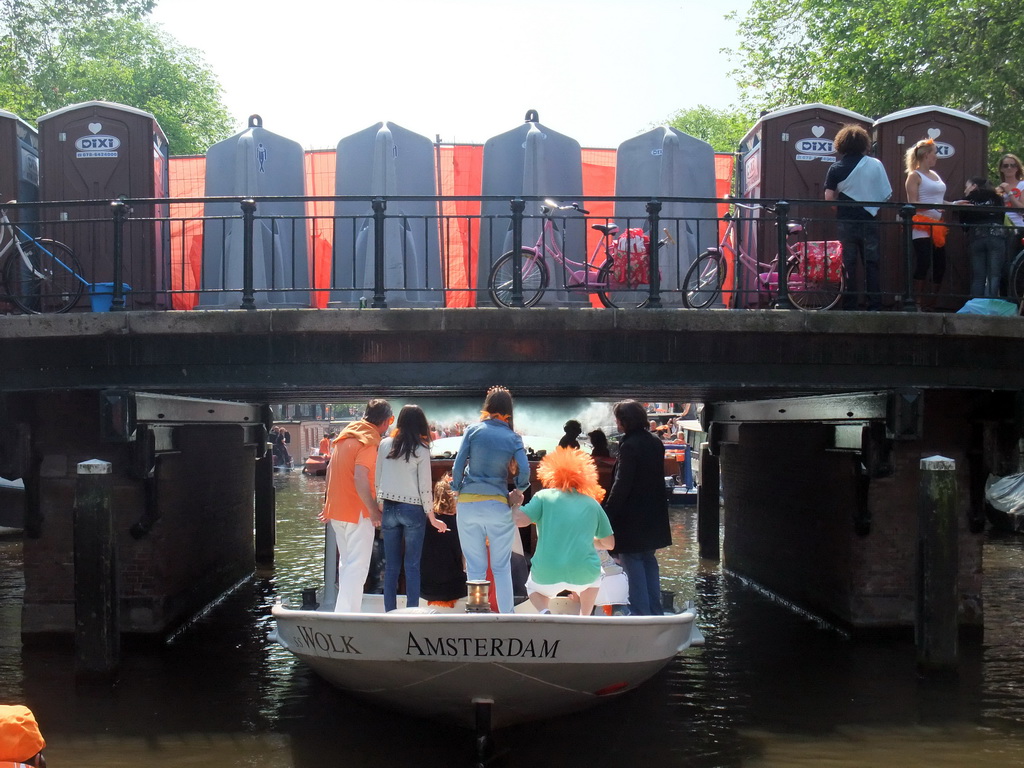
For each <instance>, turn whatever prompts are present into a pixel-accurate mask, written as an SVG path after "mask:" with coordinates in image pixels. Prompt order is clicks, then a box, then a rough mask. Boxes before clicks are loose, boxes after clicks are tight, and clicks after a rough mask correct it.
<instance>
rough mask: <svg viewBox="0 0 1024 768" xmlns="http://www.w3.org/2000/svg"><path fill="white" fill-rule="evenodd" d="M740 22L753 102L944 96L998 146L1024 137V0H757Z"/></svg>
mask: <svg viewBox="0 0 1024 768" xmlns="http://www.w3.org/2000/svg"><path fill="white" fill-rule="evenodd" d="M739 30H740V44H739V46H738V50H737V53H736V54H735V56H736V58H737V59H738V61H739V62H741V66H740V68H739V69H738V70H737V72H736V73H735V74H736V75H737V77H738V80H739V82H740V86H741V88H742V89H743V92H744V103H745V104H747V105H749V106H752V107H755V108H763V109H777V108H780V107H786V106H793V105H796V104H801V103H807V102H815V101H820V102H823V103H826V104H832V105H835V106H838V107H845V108H846V109H851V110H853V111H855V112H860V113H861V114H864V115H867V116H869V117H874V116H880V115H883V114H888V113H890V112H894V111H896V110H899V109H905V108H907V107H914V106H922V105H927V104H935V105H938V106H944V107H949V108H952V109H959V110H963V111H965V112H970V113H972V114H974V115H977V116H979V117H983V118H985V119H987V120H988V121H989V122H991V123H992V129H991V132H990V135H989V146H990V148H991V149H992V151H993V153H997V152H1001V151H1004V150H1005V151H1017V150H1019V149H1020V146H1021V141H1022V140H1024V110H1022V109H1021V96H1022V89H1024V45H1022V41H1024V13H1022V12H1021V4H1020V0H847V1H846V2H842V3H838V2H834V1H833V0H754V2H753V3H752V4H751V6H750V8H749V10H748V11H747V13H746V15H745V16H744V17H743V18H742V20H741V23H740V24H739Z"/></svg>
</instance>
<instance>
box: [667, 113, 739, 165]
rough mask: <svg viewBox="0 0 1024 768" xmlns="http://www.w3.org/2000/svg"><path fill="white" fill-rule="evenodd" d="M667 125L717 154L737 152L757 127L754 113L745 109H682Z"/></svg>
mask: <svg viewBox="0 0 1024 768" xmlns="http://www.w3.org/2000/svg"><path fill="white" fill-rule="evenodd" d="M666 122H667V123H668V124H669V125H670V126H671V127H673V128H676V129H677V130H680V131H682V132H683V133H686V134H689V135H690V136H694V137H695V138H698V139H703V140H704V141H706V142H707V143H708V144H710V145H711V146H712V148H713V149H714V150H715V152H730V153H732V152H735V151H736V148H737V147H738V146H739V144H740V140H741V139H742V138H743V137H744V135H746V133H747V131H748V130H750V127H751V126H752V125H753V124H754V122H755V118H754V116H753V113H752V112H750V111H748V110H745V109H736V108H733V109H714V108H712V107H708V106H705V105H703V104H698V105H697V106H696V107H692V108H690V109H681V110H679V111H678V112H676V113H675V114H674V115H672V116H671V117H669V118H668V119H667V120H666Z"/></svg>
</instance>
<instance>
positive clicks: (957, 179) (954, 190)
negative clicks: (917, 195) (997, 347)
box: [872, 105, 989, 309]
mask: <svg viewBox="0 0 1024 768" xmlns="http://www.w3.org/2000/svg"><path fill="white" fill-rule="evenodd" d="M988 129H989V123H988V121H987V120H983V119H982V118H980V117H977V116H975V115H972V114H970V113H968V112H961V111H960V110H957V109H949V108H947V107H937V106H934V105H931V106H923V107H911V108H909V109H902V110H899V111H898V112H893V113H892V114H889V115H885V116H884V117H880V118H878V120H876V121H875V124H874V126H873V128H872V138H873V140H874V143H875V147H876V149H875V155H876V156H877V157H878V159H879V160H881V161H882V164H883V165H884V166H885V169H886V170H887V171H888V173H889V181H890V183H891V184H892V199H893V201H894V202H901V203H902V202H906V201H907V187H906V172H905V171H904V156H905V154H906V151H907V149H908V148H909V147H911V146H913V145H914V144H916V143H917V142H918V141H919V140H921V139H929V138H930V139H933V140H934V141H935V146H936V149H937V150H938V154H939V162H938V164H937V165H936V166H935V172H936V173H938V174H939V176H940V178H941V179H942V180H943V181H944V182H945V183H946V199H947V200H959V199H961V198H962V197H963V191H964V184H965V183H966V181H967V179H969V178H970V177H971V176H989V174H988V172H987V171H986V169H987V166H988ZM883 216H884V217H885V220H886V221H889V222H896V221H898V217H897V216H896V214H895V212H894V211H891V210H889V211H883ZM945 218H946V220H947V223H948V224H951V226H950V227H949V230H948V232H947V234H948V239H947V243H946V275H945V277H944V278H943V281H942V285H941V286H940V288H939V291H940V293H942V294H948V295H949V296H950V298H945V299H942V300H940V302H939V306H940V307H941V308H944V309H951V308H959V307H961V306H962V305H963V303H964V301H965V300H966V299H965V296H966V294H967V292H968V288H969V286H970V268H969V259H967V258H966V257H964V258H961V255H965V254H966V253H967V243H966V237H965V236H964V232H963V228H962V227H960V226H958V225H957V224H958V221H957V219H956V217H955V216H951V215H950V214H949V212H947V213H946V216H945ZM902 253H903V240H902V233H901V227H899V226H895V225H893V224H890V225H888V226H885V227H884V228H883V230H882V290H883V291H884V292H885V293H886V294H897V295H899V294H902V292H903V291H904V290H905V288H906V264H905V263H904V261H905V260H904V259H902V258H893V257H894V256H897V255H900V254H902Z"/></svg>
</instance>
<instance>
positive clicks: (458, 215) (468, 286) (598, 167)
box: [169, 144, 733, 309]
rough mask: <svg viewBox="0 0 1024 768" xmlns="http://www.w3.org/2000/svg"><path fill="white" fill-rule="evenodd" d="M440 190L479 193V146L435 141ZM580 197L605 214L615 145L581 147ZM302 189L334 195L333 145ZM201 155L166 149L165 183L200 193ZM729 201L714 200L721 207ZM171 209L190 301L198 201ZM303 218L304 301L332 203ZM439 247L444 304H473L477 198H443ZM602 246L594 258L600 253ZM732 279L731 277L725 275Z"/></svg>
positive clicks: (725, 165) (177, 264)
mask: <svg viewBox="0 0 1024 768" xmlns="http://www.w3.org/2000/svg"><path fill="white" fill-rule="evenodd" d="M438 162H439V164H440V169H439V170H440V174H439V175H440V181H441V189H440V190H438V192H439V194H440V195H441V196H442V197H479V196H480V194H481V189H482V178H483V146H481V145H468V144H460V145H447V146H442V147H440V148H439V153H438ZM582 162H583V197H584V199H587V200H591V202H588V203H587V206H588V210H589V211H590V214H591V216H592V217H598V218H606V219H608V220H611V219H612V218H613V213H614V203H612V202H611V201H606V200H593V198H601V197H612V196H613V195H614V194H615V150H614V149H584V150H583V151H582ZM305 166H306V168H305V170H306V191H307V193H308V194H309V195H310V196H313V197H317V196H323V197H330V196H332V195H334V175H335V153H334V150H315V151H310V152H306V156H305ZM205 170H206V159H205V158H203V157H172V158H171V160H170V169H169V190H170V196H171V197H172V198H189V197H202V196H203V194H204V191H205ZM732 174H733V156H732V155H716V156H715V177H716V193H717V195H718V196H719V197H723V196H725V195H727V194H728V193H729V190H730V187H731V184H732ZM727 209H728V205H727V204H724V203H723V204H721V205H719V214H722V213H724V212H725V211H726V210H727ZM170 210H171V214H170V215H171V217H172V222H171V267H172V274H171V288H172V290H173V291H174V296H173V302H172V305H173V307H174V308H175V309H191V308H193V307H195V306H196V304H197V303H198V298H199V297H198V294H197V293H196V290H197V289H198V288H199V285H200V276H201V266H202V252H203V248H202V237H203V223H202V220H201V218H200V217H201V216H202V214H203V206H202V203H172V204H171V206H170ZM306 213H307V215H308V216H309V217H310V218H309V226H308V228H307V237H308V238H309V253H310V262H311V264H310V281H311V284H312V287H313V291H312V297H311V302H310V305H311V306H314V307H326V306H327V302H328V299H329V297H330V290H329V289H330V286H331V283H332V275H331V266H332V264H333V233H334V229H333V221H332V217H333V215H334V203H333V202H331V201H312V202H309V203H307V204H306ZM440 216H441V218H440V227H439V229H440V235H441V242H442V247H441V252H442V253H443V254H446V255H447V259H446V261H445V263H444V265H443V269H444V270H445V274H444V275H443V280H444V284H445V286H447V287H448V288H450V289H451V290H449V291H448V292H447V294H446V297H445V305H446V306H449V307H468V306H473V304H474V302H475V296H476V293H475V291H474V290H472V289H475V288H476V286H475V285H474V276H475V275H476V274H477V258H478V253H477V240H478V236H479V231H480V201H479V200H475V201H461V200H444V201H442V202H441V210H440ZM599 239H600V234H599V233H598V232H596V231H595V230H588V231H587V252H588V254H589V253H591V252H593V250H594V248H595V247H596V246H597V244H598V241H599ZM601 256H602V255H601V254H599V255H598V260H601ZM730 279H731V278H730ZM593 300H594V301H596V297H594V298H593Z"/></svg>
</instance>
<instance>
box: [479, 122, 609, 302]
mask: <svg viewBox="0 0 1024 768" xmlns="http://www.w3.org/2000/svg"><path fill="white" fill-rule="evenodd" d="M481 188H482V194H483V195H484V196H485V197H486V196H488V195H492V196H500V197H502V198H504V199H503V200H499V201H495V200H484V202H483V203H482V205H481V206H480V210H481V222H480V247H479V261H478V263H477V289H478V291H477V306H489V305H490V304H491V300H490V296H489V294H488V291H487V279H488V277H489V276H490V272H491V267H492V266H493V265H494V263H495V262H497V260H498V259H499V258H501V256H502V254H505V253H508V252H510V251H511V250H512V219H511V208H510V207H509V202H508V201H509V200H511V199H512V198H516V197H534V198H551V199H553V200H555V201H557V202H560V203H570V202H582V201H583V155H582V150H581V148H580V144H579V142H578V141H576V140H575V139H571V138H569V137H568V136H565V135H563V134H561V133H558V132H556V131H553V130H551V129H550V128H548V127H546V126H544V125H542V124H541V123H540V118H539V116H538V114H537V112H536V111H535V110H532V109H531V110H530V111H528V112H527V113H526V120H525V122H524V123H523V124H522V125H520V126H519V127H517V128H513V129H512V130H511V131H507V132H505V133H502V134H499V135H498V136H494V137H492V138H490V139H488V140H487V141H486V142H485V143H484V159H483V181H482V185H481ZM542 205H543V202H542V201H541V200H537V199H535V200H529V201H527V202H526V208H525V210H524V219H523V247H525V248H532V247H533V246H534V245H535V244H536V243H537V242H538V241H539V240H540V237H541V233H542V231H543V230H544V219H543V217H541V215H540V214H541V206H542ZM552 225H553V226H552V235H551V236H548V235H545V242H546V243H551V238H552V237H553V238H554V240H555V244H557V246H558V248H559V250H560V251H562V252H563V253H564V254H565V256H566V257H567V258H568V259H571V260H572V261H574V262H577V263H578V264H579V263H582V262H584V261H585V260H586V259H587V257H588V256H589V255H590V254H589V253H587V227H586V221H585V220H584V218H583V215H582V214H579V213H576V212H575V211H568V212H555V214H554V218H553V220H552ZM549 252H550V251H549ZM546 261H547V266H548V274H549V277H550V281H549V282H548V288H547V290H546V291H545V293H544V296H543V297H542V298H541V300H540V302H539V306H556V305H575V306H589V298H588V295H587V293H586V292H584V291H572V292H570V291H566V290H565V283H566V275H567V273H568V272H569V271H571V269H575V270H579V269H580V267H578V266H572V265H567V266H564V267H563V265H561V264H559V263H558V262H557V261H555V260H553V259H551V258H548V259H547V260H546Z"/></svg>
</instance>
